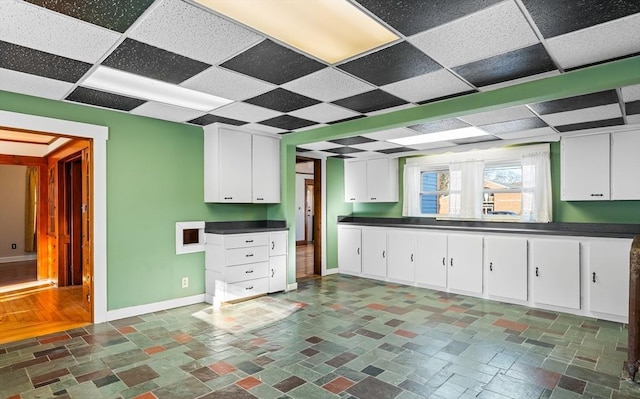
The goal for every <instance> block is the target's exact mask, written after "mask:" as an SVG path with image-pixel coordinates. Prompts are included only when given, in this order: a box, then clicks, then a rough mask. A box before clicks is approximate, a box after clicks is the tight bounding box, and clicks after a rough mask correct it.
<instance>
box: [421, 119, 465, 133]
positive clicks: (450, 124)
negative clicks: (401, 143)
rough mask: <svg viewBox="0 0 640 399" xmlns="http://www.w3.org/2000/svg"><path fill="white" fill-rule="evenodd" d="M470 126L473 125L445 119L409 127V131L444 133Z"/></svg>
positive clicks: (458, 120)
mask: <svg viewBox="0 0 640 399" xmlns="http://www.w3.org/2000/svg"><path fill="white" fill-rule="evenodd" d="M469 126H471V125H470V124H468V123H466V122H463V121H461V120H460V119H456V118H451V119H443V120H440V121H435V122H429V123H420V124H418V125H412V126H409V129H412V130H415V131H417V132H420V133H435V132H443V131H445V130H453V129H462V128H464V127H469Z"/></svg>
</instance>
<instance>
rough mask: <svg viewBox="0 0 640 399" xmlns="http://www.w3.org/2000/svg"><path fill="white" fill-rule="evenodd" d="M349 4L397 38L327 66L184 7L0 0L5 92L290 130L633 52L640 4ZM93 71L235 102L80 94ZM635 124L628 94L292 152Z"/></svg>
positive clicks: (615, 92) (137, 0)
mask: <svg viewBox="0 0 640 399" xmlns="http://www.w3.org/2000/svg"><path fill="white" fill-rule="evenodd" d="M238 1H241V0H238ZM345 1H346V0H345ZM349 1H350V2H351V3H352V4H353V5H355V6H356V7H358V8H360V9H361V10H363V11H364V12H365V13H367V14H368V15H370V16H371V17H373V18H374V19H376V20H377V21H379V22H380V23H381V24H383V25H384V26H386V27H387V28H388V29H390V30H391V31H393V32H394V33H395V34H397V35H398V37H399V39H398V40H396V41H394V42H392V43H390V44H388V45H385V46H383V47H381V48H376V49H374V50H372V51H369V52H367V53H364V54H360V55H358V56H355V57H353V58H350V59H347V60H345V61H342V62H340V63H337V64H327V63H325V62H323V61H321V60H319V59H315V58H314V57H312V56H311V55H308V54H304V53H301V52H300V51H298V50H295V49H293V48H292V47H289V46H287V45H285V44H283V43H281V42H278V41H276V40H275V39H273V38H269V37H266V36H265V35H264V34H262V33H260V32H257V31H255V30H253V29H251V28H248V27H246V26H243V25H241V24H239V23H236V22H234V21H232V20H230V19H228V18H226V17H224V16H221V15H218V14H216V13H215V12H213V11H211V10H209V9H206V8H204V7H202V6H200V5H198V4H196V3H194V2H192V1H187V0H155V1H154V0H93V1H85V0H67V1H59V0H27V1H23V0H0V89H1V90H5V91H10V92H17V93H22V94H28V95H32V96H38V97H44V98H49V99H54V100H61V101H65V102H73V103H81V104H86V105H89V106H95V107H103V108H107V109H112V110H118V111H122V112H128V113H131V114H136V115H143V116H148V117H152V118H158V119H164V120H170V121H174V122H180V123H187V124H194V125H209V124H212V123H227V124H231V125H237V126H244V127H246V128H247V129H250V130H254V131H260V132H271V133H278V134H291V133H293V132H298V131H303V130H308V129H313V128H316V127H321V126H326V125H331V124H336V123H340V122H343V121H348V120H353V119H357V118H366V117H368V116H371V115H378V114H381V113H386V112H391V111H394V110H398V109H404V108H410V107H415V106H418V105H422V104H426V103H429V102H434V101H438V100H442V99H445V98H451V97H455V96H462V95H467V94H470V93H476V92H483V91H489V90H494V89H496V88H501V87H504V86H509V85H514V84H518V83H522V82H526V81H531V80H536V79H541V78H546V77H549V76H554V75H560V74H564V73H567V72H569V71H572V70H575V69H580V68H584V67H587V66H591V65H593V64H597V63H603V62H607V61H610V60H614V59H619V58H626V57H632V56H636V55H638V54H640V28H639V27H640V2H639V1H637V0H616V1H611V0H582V1H577V0H508V1H500V0H447V1H439V0H438V1H436V0H434V1H417V0H415V1H406V0H405V1H401V0H395V1H392V0H357V1H355V0H349ZM247 4H250V1H247ZM99 65H102V66H108V67H110V68H115V69H119V70H123V71H126V72H130V73H133V74H136V75H141V76H144V77H148V78H152V79H156V80H160V81H164V82H168V83H172V84H175V85H179V86H182V87H185V88H189V89H192V90H196V91H200V92H204V93H209V94H213V95H216V96H220V97H224V98H227V99H230V100H233V102H232V103H230V104H228V105H225V106H223V107H220V108H217V109H215V110H213V111H210V112H203V111H196V110H193V109H186V108H180V107H176V106H172V105H167V104H164V103H160V102H153V101H146V100H144V99H142V98H135V97H127V96H123V95H119V94H114V93H109V92H105V91H99V90H95V89H91V88H88V87H86V86H85V85H83V83H84V82H85V80H86V78H87V77H88V76H89V75H90V74H91V73H92V72H93V71H94V70H95V69H96V68H97V67H98V66H99ZM639 74H640V72H639ZM639 81H640V79H639ZM639 123H640V85H634V86H627V87H620V88H615V89H611V90H607V91H602V92H598V93H591V94H587V95H582V96H577V97H571V98H565V99H559V100H554V101H548V102H542V103H536V104H528V105H523V106H518V107H515V108H508V109H501V110H497V111H490V112H484V113H481V114H472V115H467V116H463V117H459V118H452V119H447V120H440V121H436V122H430V123H424V124H417V125H412V126H406V127H402V128H395V129H391V130H384V131H379V132H373V133H367V134H363V135H360V136H355V137H350V138H346V139H339V140H333V141H325V142H316V143H310V144H305V145H301V146H300V147H299V148H298V150H299V152H305V151H309V152H314V153H316V154H318V155H327V156H336V157H342V158H347V157H364V156H370V155H372V154H380V153H386V154H390V153H395V154H405V153H411V152H413V151H418V150H425V149H428V148H433V147H434V146H440V147H442V146H455V145H460V144H468V143H473V142H479V141H499V140H504V139H511V138H526V137H537V136H548V135H554V134H555V135H557V134H559V133H562V132H572V131H577V130H583V129H589V128H597V127H606V126H618V125H628V124H639ZM468 126H478V127H480V128H481V129H483V130H484V131H486V132H487V133H488V134H487V135H485V136H480V137H475V138H469V139H460V140H454V141H451V142H445V143H438V144H433V143H431V144H419V145H412V146H401V145H399V144H394V143H391V142H388V141H387V140H391V139H397V138H400V137H407V136H412V135H419V134H430V133H434V132H440V131H444V130H451V129H457V128H462V127H468Z"/></svg>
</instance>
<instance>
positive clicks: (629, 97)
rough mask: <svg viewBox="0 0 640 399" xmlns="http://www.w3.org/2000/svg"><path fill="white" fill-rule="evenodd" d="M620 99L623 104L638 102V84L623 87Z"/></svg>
mask: <svg viewBox="0 0 640 399" xmlns="http://www.w3.org/2000/svg"><path fill="white" fill-rule="evenodd" d="M622 99H623V101H624V102H625V103H628V102H631V101H638V100H640V84H639V85H633V86H625V87H623V88H622Z"/></svg>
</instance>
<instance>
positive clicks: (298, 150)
mask: <svg viewBox="0 0 640 399" xmlns="http://www.w3.org/2000/svg"><path fill="white" fill-rule="evenodd" d="M309 151H311V150H307V149H306V148H300V147H296V152H309Z"/></svg>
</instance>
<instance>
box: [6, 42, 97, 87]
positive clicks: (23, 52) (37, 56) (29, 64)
mask: <svg viewBox="0 0 640 399" xmlns="http://www.w3.org/2000/svg"><path fill="white" fill-rule="evenodd" d="M0 54H2V56H1V57H0V68H5V69H11V70H14V71H18V72H24V73H28V74H31V75H37V76H43V77H45V78H50V79H56V80H63V81H65V82H69V83H75V82H76V81H78V80H79V79H80V78H81V77H82V76H83V75H84V74H85V73H86V72H87V71H88V70H89V68H91V64H88V63H86V62H82V61H76V60H72V59H71V58H66V57H61V56H59V55H54V54H50V53H46V52H44V51H39V50H33V49H30V48H28V47H23V46H18V45H17V44H13V43H9V42H5V41H0Z"/></svg>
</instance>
